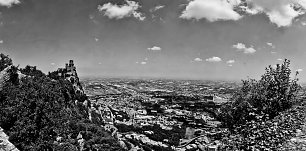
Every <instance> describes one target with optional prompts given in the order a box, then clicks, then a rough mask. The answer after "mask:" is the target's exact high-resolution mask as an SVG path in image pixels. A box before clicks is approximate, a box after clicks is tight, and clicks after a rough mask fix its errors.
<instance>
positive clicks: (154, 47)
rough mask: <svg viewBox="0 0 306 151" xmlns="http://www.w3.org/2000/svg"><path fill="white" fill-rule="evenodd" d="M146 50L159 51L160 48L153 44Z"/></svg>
mask: <svg viewBox="0 0 306 151" xmlns="http://www.w3.org/2000/svg"><path fill="white" fill-rule="evenodd" d="M148 50H151V51H161V50H162V49H161V48H160V47H157V46H153V47H152V48H148Z"/></svg>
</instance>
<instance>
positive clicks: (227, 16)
mask: <svg viewBox="0 0 306 151" xmlns="http://www.w3.org/2000/svg"><path fill="white" fill-rule="evenodd" d="M232 1H233V0H231V2H232ZM231 2H228V1H225V0H192V1H190V2H189V3H188V4H187V6H186V8H185V10H184V11H183V12H182V14H181V16H180V18H183V19H196V20H200V19H203V18H205V19H207V20H208V21H210V22H214V21H218V20H238V19H240V18H241V17H242V16H240V15H239V14H238V13H237V12H235V11H234V10H233V8H234V4H233V3H231Z"/></svg>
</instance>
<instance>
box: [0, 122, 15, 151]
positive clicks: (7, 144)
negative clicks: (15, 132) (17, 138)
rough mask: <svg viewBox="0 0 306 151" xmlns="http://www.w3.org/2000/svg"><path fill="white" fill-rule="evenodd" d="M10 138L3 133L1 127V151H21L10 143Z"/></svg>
mask: <svg viewBox="0 0 306 151" xmlns="http://www.w3.org/2000/svg"><path fill="white" fill-rule="evenodd" d="M8 139H9V137H8V136H7V135H6V134H5V133H4V132H3V129H2V128H1V127H0V150H1V151H2V150H3V151H6V150H9V151H19V150H18V149H17V148H16V147H15V146H14V145H13V144H12V143H11V142H9V141H8Z"/></svg>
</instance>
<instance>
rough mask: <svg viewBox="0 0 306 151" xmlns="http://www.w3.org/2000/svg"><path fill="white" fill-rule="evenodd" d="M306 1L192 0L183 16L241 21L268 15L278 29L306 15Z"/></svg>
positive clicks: (209, 19)
mask: <svg viewBox="0 0 306 151" xmlns="http://www.w3.org/2000/svg"><path fill="white" fill-rule="evenodd" d="M305 10H306V0H245V1H242V0H190V1H189V3H188V4H187V5H186V8H185V10H184V11H183V12H182V14H181V16H180V17H181V18H184V19H196V20H199V19H203V18H205V19H207V20H208V21H211V22H213V21H218V20H239V19H240V18H242V17H243V15H242V14H245V13H246V14H249V15H255V14H258V13H263V14H266V15H267V17H268V18H269V20H270V21H271V22H272V23H274V24H276V25H277V26H278V27H284V26H290V25H291V24H292V22H293V20H294V19H295V18H296V17H298V16H300V15H302V14H304V13H305Z"/></svg>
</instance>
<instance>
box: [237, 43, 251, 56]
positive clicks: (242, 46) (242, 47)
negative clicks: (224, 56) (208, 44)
mask: <svg viewBox="0 0 306 151" xmlns="http://www.w3.org/2000/svg"><path fill="white" fill-rule="evenodd" d="M233 48H236V49H237V50H238V51H243V53H245V54H253V53H255V52H256V49H254V48H253V47H252V46H251V47H246V46H245V44H243V43H237V44H236V45H233Z"/></svg>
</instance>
